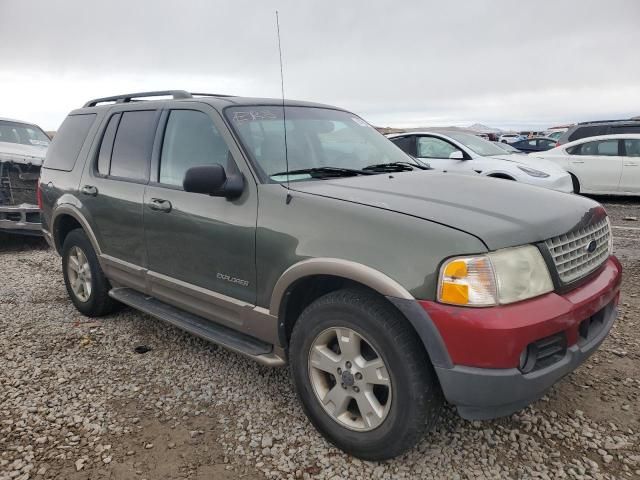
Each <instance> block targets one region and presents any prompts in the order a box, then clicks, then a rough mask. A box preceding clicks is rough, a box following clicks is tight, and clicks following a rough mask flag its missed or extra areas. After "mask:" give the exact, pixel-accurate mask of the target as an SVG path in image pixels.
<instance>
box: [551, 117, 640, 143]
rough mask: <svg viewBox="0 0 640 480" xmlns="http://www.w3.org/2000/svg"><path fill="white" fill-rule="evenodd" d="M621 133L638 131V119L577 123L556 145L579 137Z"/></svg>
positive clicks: (639, 123)
mask: <svg viewBox="0 0 640 480" xmlns="http://www.w3.org/2000/svg"><path fill="white" fill-rule="evenodd" d="M622 133H640V120H601V121H596V122H582V123H578V124H577V125H574V126H573V127H571V128H569V129H568V130H567V131H566V132H564V134H562V135H561V136H560V138H558V146H560V145H564V144H566V143H569V142H575V141H576V140H580V139H581V138H587V137H598V136H600V135H618V134H622Z"/></svg>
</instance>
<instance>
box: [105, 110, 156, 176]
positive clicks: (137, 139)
mask: <svg viewBox="0 0 640 480" xmlns="http://www.w3.org/2000/svg"><path fill="white" fill-rule="evenodd" d="M156 119H157V114H156V112H155V111H148V110H145V111H137V112H124V113H123V114H122V118H121V119H120V125H118V131H117V133H116V139H115V142H114V144H113V152H112V154H111V169H110V170H109V175H111V176H114V177H123V178H129V179H132V180H146V179H147V177H148V170H149V161H150V159H151V149H152V147H153V138H154V136H155V131H156V123H157V122H156Z"/></svg>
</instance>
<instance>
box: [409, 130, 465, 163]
mask: <svg viewBox="0 0 640 480" xmlns="http://www.w3.org/2000/svg"><path fill="white" fill-rule="evenodd" d="M417 150H418V151H417V153H418V158H419V159H421V160H424V161H425V162H426V163H428V164H429V165H431V167H432V168H435V169H438V170H448V171H452V172H453V171H471V170H472V169H473V163H472V162H473V161H472V160H458V159H452V158H449V156H450V155H451V154H452V153H455V152H459V153H460V154H461V155H462V157H463V158H464V157H465V154H464V152H463V151H462V150H460V149H459V148H458V147H456V146H455V145H453V144H452V143H449V142H447V141H446V140H444V139H442V138H438V137H430V136H426V135H424V136H419V137H418V141H417Z"/></svg>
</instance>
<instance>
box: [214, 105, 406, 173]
mask: <svg viewBox="0 0 640 480" xmlns="http://www.w3.org/2000/svg"><path fill="white" fill-rule="evenodd" d="M225 116H226V117H227V119H228V120H229V123H230V124H231V125H232V127H233V129H234V130H235V131H236V132H237V134H238V136H239V137H240V140H241V142H242V144H243V146H244V148H245V150H246V151H247V152H248V154H249V156H250V157H251V160H252V162H253V163H254V165H255V166H256V167H257V170H258V171H259V173H260V175H261V176H263V177H266V179H268V180H269V181H271V182H286V181H302V180H310V179H315V178H316V177H314V176H313V172H308V171H306V172H300V170H309V169H325V170H326V169H332V168H333V169H353V170H360V169H363V168H365V167H369V166H371V165H375V164H382V163H393V162H402V163H413V164H414V165H415V164H416V161H415V160H414V159H413V158H411V157H409V156H408V155H406V154H405V153H404V152H403V151H402V150H400V149H399V148H398V147H397V146H395V145H394V144H393V143H392V142H390V141H389V140H388V139H387V138H385V137H384V136H383V135H382V134H380V133H378V132H377V131H376V130H375V129H374V128H373V127H371V126H370V125H369V124H367V123H366V122H365V121H363V120H362V119H361V118H359V117H357V116H355V115H353V114H352V113H348V112H344V111H340V110H333V109H328V108H316V107H286V110H285V115H284V117H286V122H285V120H284V118H283V108H282V107H281V106H259V105H250V106H245V107H229V108H226V109H225ZM285 123H286V149H285ZM293 171H298V172H294V173H292V172H293ZM287 172H290V173H289V174H288V175H287Z"/></svg>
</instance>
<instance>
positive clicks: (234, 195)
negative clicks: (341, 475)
mask: <svg viewBox="0 0 640 480" xmlns="http://www.w3.org/2000/svg"><path fill="white" fill-rule="evenodd" d="M158 94H165V95H168V96H170V97H172V98H170V99H167V100H151V101H143V100H144V99H145V98H153V95H156V96H157V95H158ZM40 185H41V195H42V202H43V211H42V218H43V225H44V232H45V236H46V238H47V239H48V241H49V242H50V243H51V245H52V246H53V247H54V248H55V249H56V250H57V251H58V252H59V253H60V255H61V256H62V267H63V268H62V270H63V273H64V281H65V284H66V287H67V291H68V293H69V296H70V298H71V300H72V301H73V303H74V304H75V306H76V307H77V308H78V310H80V311H81V312H82V313H84V314H86V315H89V316H98V315H106V314H108V313H110V312H112V311H113V310H114V309H115V308H117V307H118V305H120V304H126V305H129V306H132V307H134V308H136V309H139V310H141V311H143V312H147V313H149V314H151V315H154V316H156V317H158V318H159V319H162V320H164V321H167V322H169V323H171V324H173V325H176V326H178V327H180V328H183V329H185V330H187V331H189V332H192V333H194V334H196V335H199V336H201V337H203V338H205V339H207V340H210V341H212V342H216V343H218V344H220V345H222V346H224V347H227V348H229V349H231V350H233V351H235V352H238V353H241V354H243V355H247V356H249V357H251V358H253V359H255V360H257V361H259V362H261V363H263V364H266V365H272V366H279V365H284V364H285V363H286V362H288V363H289V365H290V368H291V373H292V377H293V380H294V384H295V388H296V390H297V393H298V396H299V398H300V400H301V403H302V406H303V408H304V410H305V412H306V413H307V415H308V417H309V418H310V420H311V421H312V422H313V424H314V425H315V426H316V427H317V429H318V430H319V431H320V432H322V434H324V435H325V436H326V437H327V438H328V439H329V440H330V441H332V442H333V443H335V444H336V445H337V446H339V447H340V448H342V449H344V450H346V451H348V452H351V453H352V454H354V455H356V456H359V457H362V458H366V459H384V458H389V457H392V456H395V455H398V454H400V453H401V452H403V451H405V450H406V449H408V448H410V447H411V446H412V445H414V444H415V442H416V441H417V440H418V439H419V438H420V437H421V436H422V435H423V433H424V432H425V431H427V430H428V429H429V428H430V427H431V426H432V425H433V424H434V422H435V421H436V419H437V418H438V415H439V412H440V406H441V404H442V398H443V397H444V399H446V400H447V401H449V402H450V403H452V404H454V405H455V406H456V407H457V409H458V412H459V413H460V415H462V416H463V417H465V418H470V419H486V418H493V417H497V416H501V415H507V414H510V413H512V412H514V411H516V410H518V409H520V408H523V407H524V406H526V405H527V404H529V403H530V402H531V401H533V400H535V399H537V398H539V397H540V396H541V395H543V393H544V392H545V390H546V389H547V388H549V387H550V386H551V385H552V384H553V383H555V382H556V381H558V380H559V379H560V378H562V377H563V376H564V375H566V374H567V373H568V372H570V371H572V370H573V369H575V368H576V367H577V366H578V365H580V364H581V363H582V362H583V361H584V360H585V359H586V358H587V356H588V355H589V354H591V353H592V352H593V351H594V350H595V349H596V348H597V347H598V345H599V344H600V343H601V342H602V341H603V339H604V338H605V337H606V335H607V333H608V332H609V329H610V328H611V326H612V324H613V322H614V319H615V316H616V307H617V303H618V299H619V289H620V278H621V267H620V263H619V262H618V260H617V259H616V258H615V257H614V256H612V255H611V230H610V225H609V221H608V218H607V216H606V213H605V211H604V209H603V208H602V207H601V206H600V205H599V204H597V203H596V202H594V201H592V200H589V199H586V198H582V197H578V196H573V195H566V194H562V193H558V192H555V191H551V190H547V189H541V188H537V187H532V186H528V185H522V184H519V183H516V182H505V181H503V180H499V179H487V178H483V177H479V176H462V175H455V174H450V173H444V172H437V171H435V170H431V169H429V168H428V167H427V166H425V165H424V164H422V163H418V161H416V160H414V159H413V158H412V157H410V156H408V155H406V154H405V153H403V152H402V150H400V149H399V148H398V147H396V146H395V145H394V144H393V143H391V142H390V141H389V140H387V139H386V138H385V137H384V136H382V135H381V134H379V133H378V132H376V130H375V129H373V128H372V127H371V126H370V125H369V124H367V123H366V122H365V121H363V120H362V119H361V118H359V117H358V116H357V115H354V114H353V113H350V112H347V111H344V110H341V109H338V108H335V107H329V106H324V105H319V104H313V103H306V102H296V101H282V100H270V99H254V98H240V97H229V96H223V95H205V94H190V93H187V92H184V91H171V92H155V93H154V94H132V95H122V96H118V97H110V98H104V99H98V100H92V101H90V102H88V103H87V104H86V105H85V106H84V107H83V108H81V109H78V110H75V111H73V112H71V113H70V114H69V116H68V117H67V119H66V120H65V121H64V123H63V125H62V127H61V128H60V130H59V132H58V134H57V135H56V137H55V138H54V140H53V144H52V147H51V149H50V150H49V154H48V155H47V158H46V161H45V164H44V168H43V171H42V179H41V184H40Z"/></svg>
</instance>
